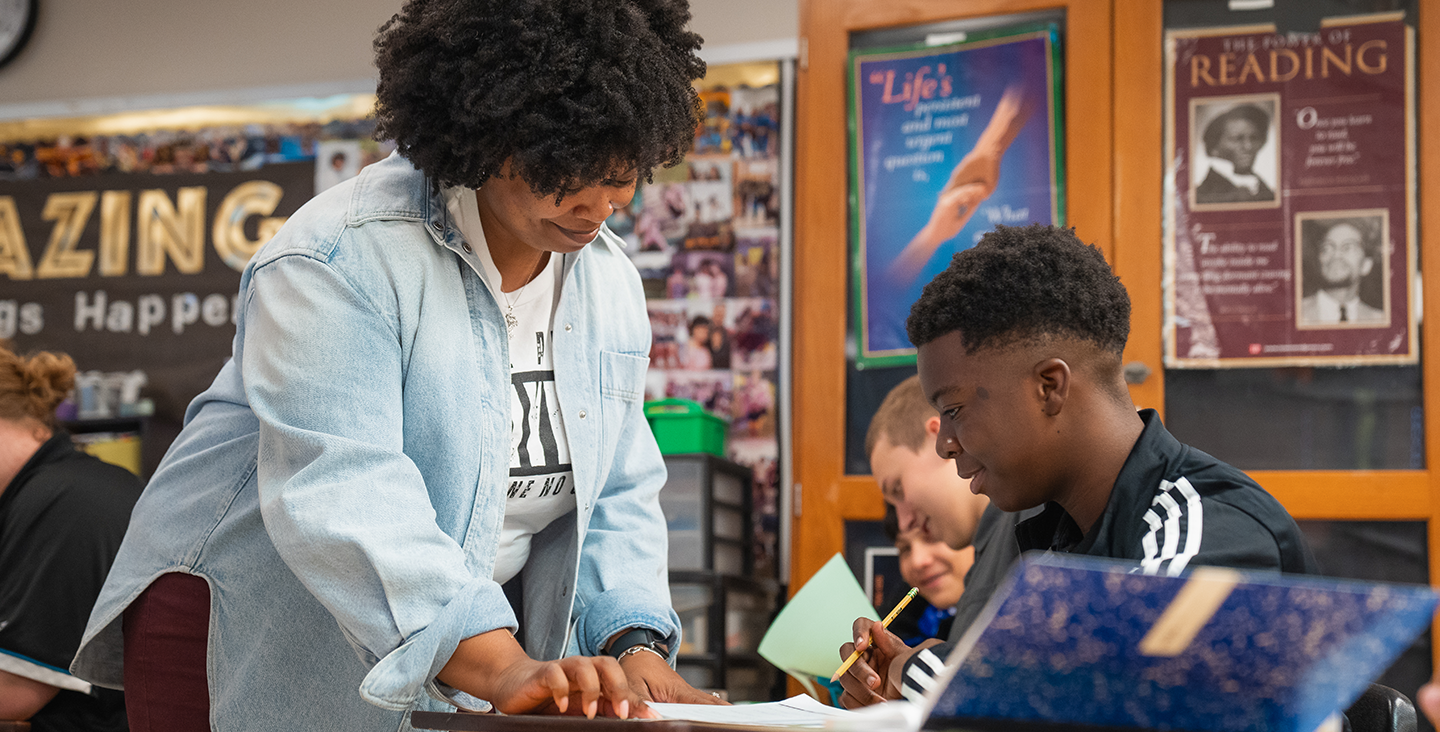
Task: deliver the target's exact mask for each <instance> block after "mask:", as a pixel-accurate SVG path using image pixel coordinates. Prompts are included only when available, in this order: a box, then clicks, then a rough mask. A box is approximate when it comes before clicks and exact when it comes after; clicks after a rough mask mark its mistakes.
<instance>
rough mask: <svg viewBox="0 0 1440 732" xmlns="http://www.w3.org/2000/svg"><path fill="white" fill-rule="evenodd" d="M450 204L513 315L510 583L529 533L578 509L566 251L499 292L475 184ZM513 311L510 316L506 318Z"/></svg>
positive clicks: (501, 578)
mask: <svg viewBox="0 0 1440 732" xmlns="http://www.w3.org/2000/svg"><path fill="white" fill-rule="evenodd" d="M445 198H446V204H447V207H448V208H449V210H450V214H451V216H453V217H454V219H455V221H456V223H457V226H458V228H459V229H460V233H461V234H462V235H463V236H464V237H465V240H466V241H467V242H469V243H470V246H471V248H472V249H473V250H474V252H475V256H476V258H477V259H479V260H480V264H481V270H480V271H481V274H482V275H483V277H482V278H481V279H483V280H484V281H485V285H486V286H487V287H488V288H490V292H491V294H493V295H494V296H495V301H496V302H497V303H498V304H499V305H500V312H501V314H502V315H507V316H513V318H514V325H513V326H508V325H507V328H508V330H509V334H510V384H511V390H510V477H509V480H508V481H507V486H506V489H507V492H506V499H505V524H504V527H503V528H502V529H501V532H500V548H499V550H498V553H497V555H496V557H495V572H494V579H495V581H496V582H500V583H502V584H503V583H505V582H507V581H509V580H510V579H511V578H512V577H514V576H515V575H517V574H519V573H520V570H521V569H523V568H524V567H525V561H526V560H527V559H528V558H529V557H530V538H531V537H532V536H533V535H535V534H536V533H538V532H539V531H541V530H542V529H544V528H545V527H546V526H548V525H550V522H551V521H554V520H555V519H557V518H560V517H561V516H564V515H565V514H567V513H569V512H570V511H571V510H573V509H574V508H575V485H574V484H575V478H574V475H573V474H572V473H571V471H570V442H569V440H568V439H566V437H565V422H564V420H563V419H562V418H561V414H560V402H559V400H558V399H557V398H556V395H555V367H554V359H553V357H552V356H551V346H552V343H553V338H552V331H553V328H554V317H555V305H556V304H557V303H558V302H560V283H561V276H562V274H563V272H564V266H563V261H564V260H563V257H562V255H560V254H556V253H551V254H550V255H549V261H548V262H547V263H546V264H545V268H544V269H543V270H542V271H541V272H540V274H539V275H537V276H536V277H535V279H533V280H531V281H530V282H529V283H527V284H526V285H525V286H523V287H521V288H519V289H518V290H515V291H514V292H501V290H500V271H499V270H498V269H497V268H496V267H495V261H494V259H493V258H492V257H491V256H490V248H489V246H488V245H487V244H486V242H485V232H484V231H483V229H482V227H481V224H480V211H479V208H478V207H477V204H476V201H475V191H474V190H473V189H470V188H464V187H453V188H447V189H446V190H445ZM508 320H509V317H507V322H508Z"/></svg>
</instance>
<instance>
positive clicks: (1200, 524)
mask: <svg viewBox="0 0 1440 732" xmlns="http://www.w3.org/2000/svg"><path fill="white" fill-rule="evenodd" d="M1175 487H1176V488H1177V489H1179V491H1180V495H1181V496H1182V497H1184V498H1185V551H1183V552H1181V553H1180V554H1179V555H1178V556H1176V557H1175V558H1174V559H1173V560H1171V562H1170V567H1169V568H1168V570H1167V571H1166V574H1168V575H1169V576H1171V577H1178V576H1180V573H1181V572H1184V571H1185V565H1187V564H1189V563H1190V560H1191V559H1194V558H1195V555H1196V554H1199V553H1200V538H1201V536H1202V535H1203V534H1204V528H1205V508H1204V506H1203V505H1202V504H1201V503H1200V493H1199V492H1198V491H1196V490H1195V486H1193V485H1190V481H1188V480H1186V479H1185V478H1184V477H1181V478H1180V480H1177V481H1175Z"/></svg>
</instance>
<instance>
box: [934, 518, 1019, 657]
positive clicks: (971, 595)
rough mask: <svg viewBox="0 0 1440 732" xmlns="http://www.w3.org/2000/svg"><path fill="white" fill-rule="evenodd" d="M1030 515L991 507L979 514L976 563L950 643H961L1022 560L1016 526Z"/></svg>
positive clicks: (967, 576)
mask: <svg viewBox="0 0 1440 732" xmlns="http://www.w3.org/2000/svg"><path fill="white" fill-rule="evenodd" d="M1028 515H1030V514H1029V512H1023V513H1005V512H1004V511H1001V510H1000V509H998V508H996V507H995V504H993V503H992V504H990V505H989V506H986V507H985V513H982V514H980V523H979V524H977V525H976V526H975V542H974V543H975V563H974V564H972V565H970V569H969V571H967V572H965V592H964V593H963V594H961V595H960V602H959V604H957V605H956V606H955V622H954V623H952V624H951V626H950V633H949V635H948V638H949V639H950V642H951V643H954V642H956V641H958V640H960V637H961V636H963V635H965V631H966V629H968V628H969V627H970V624H971V623H973V622H975V618H976V617H977V616H978V615H980V611H981V610H984V609H985V603H987V602H990V596H991V595H993V594H995V588H997V587H999V586H1000V583H1001V582H1004V581H1005V576H1006V575H1008V574H1010V565H1012V564H1014V563H1015V560H1016V559H1017V558H1018V557H1019V556H1020V545H1019V544H1016V543H1015V524H1016V522H1017V521H1018V520H1019V519H1020V518H1022V517H1023V516H1028Z"/></svg>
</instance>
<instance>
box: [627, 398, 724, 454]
mask: <svg viewBox="0 0 1440 732" xmlns="http://www.w3.org/2000/svg"><path fill="white" fill-rule="evenodd" d="M645 419H646V420H648V421H649V422H650V429H651V431H653V432H654V433H655V442H656V443H657V444H659V445H660V453H661V454H662V455H679V454H683V453H688V452H708V453H710V454H711V455H715V456H718V457H725V432H726V428H727V427H729V421H728V420H726V419H724V418H722V417H717V416H715V415H714V414H711V413H710V412H707V411H705V407H703V406H701V405H700V403H699V402H694V401H691V400H689V399H661V400H659V401H654V402H645Z"/></svg>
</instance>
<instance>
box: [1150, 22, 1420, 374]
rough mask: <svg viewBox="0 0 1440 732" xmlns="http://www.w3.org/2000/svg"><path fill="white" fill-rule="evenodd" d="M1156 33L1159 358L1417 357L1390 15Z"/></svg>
mask: <svg viewBox="0 0 1440 732" xmlns="http://www.w3.org/2000/svg"><path fill="white" fill-rule="evenodd" d="M1165 44H1166V51H1167V64H1166V70H1167V95H1168V99H1167V104H1166V129H1165V132H1166V148H1167V153H1168V155H1167V160H1168V161H1169V169H1168V170H1167V171H1166V188H1165V190H1166V196H1165V199H1166V200H1165V240H1166V251H1165V308H1166V320H1165V363H1166V365H1167V366H1169V367H1171V368H1234V367H1240V368H1244V367H1261V366H1299V365H1311V366H1324V365H1330V366H1339V365H1359V364H1409V363H1415V361H1416V360H1417V357H1418V341H1417V338H1416V318H1415V315H1414V310H1415V306H1414V303H1413V302H1412V298H1411V291H1412V288H1411V282H1412V281H1413V280H1414V277H1415V274H1416V248H1417V247H1416V241H1417V240H1416V237H1415V194H1414V190H1415V186H1414V180H1415V178H1414V174H1415V171H1414V161H1415V134H1414V119H1415V114H1414V90H1413V79H1414V72H1413V61H1412V58H1413V51H1412V49H1413V33H1412V31H1411V30H1410V29H1409V28H1407V26H1406V25H1405V23H1404V20H1403V16H1402V15H1401V14H1399V13H1388V14H1382V15H1370V16H1351V17H1345V18H1332V19H1329V20H1327V21H1325V22H1323V23H1322V24H1321V27H1320V28H1319V29H1318V30H1317V31H1315V32H1313V33H1304V32H1289V33H1283V34H1282V33H1278V32H1277V31H1276V29H1275V28H1273V27H1271V26H1247V27H1232V28H1207V29H1190V30H1176V31H1171V32H1169V33H1167V34H1166V38H1165Z"/></svg>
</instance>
